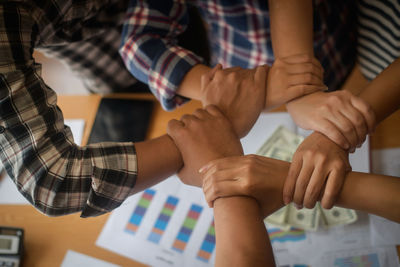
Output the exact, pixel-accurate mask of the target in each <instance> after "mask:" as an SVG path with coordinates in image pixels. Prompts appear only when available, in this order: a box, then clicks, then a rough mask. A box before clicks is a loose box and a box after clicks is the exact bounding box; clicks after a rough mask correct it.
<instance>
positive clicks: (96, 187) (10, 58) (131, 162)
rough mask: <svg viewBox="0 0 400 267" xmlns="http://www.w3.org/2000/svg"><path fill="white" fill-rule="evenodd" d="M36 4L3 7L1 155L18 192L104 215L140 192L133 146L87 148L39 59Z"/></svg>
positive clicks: (56, 210) (53, 212) (42, 205)
mask: <svg viewBox="0 0 400 267" xmlns="http://www.w3.org/2000/svg"><path fill="white" fill-rule="evenodd" d="M36 31H37V25H36V24H35V22H34V21H33V19H32V18H31V16H30V12H29V8H25V7H23V6H20V5H18V4H15V3H11V4H10V3H5V4H0V37H1V39H0V158H1V161H2V163H3V165H4V167H5V169H6V170H7V172H8V174H9V176H10V177H11V178H12V179H13V181H14V182H15V184H16V186H17V188H18V190H19V191H20V192H21V193H22V194H23V195H24V196H25V198H26V199H27V200H28V201H29V202H30V203H32V205H34V206H35V207H36V208H37V209H38V210H40V211H41V212H43V213H44V214H46V215H49V216H57V215H64V214H69V213H73V212H81V216H82V217H89V216H97V215H100V214H103V213H105V212H108V211H111V210H113V209H115V208H116V207H118V206H119V205H120V204H121V203H122V202H123V201H124V200H125V199H126V198H127V197H128V196H130V195H132V192H133V187H134V185H135V182H136V177H137V161H136V152H135V148H134V144H133V143H99V144H93V145H89V146H84V147H80V146H78V145H76V144H75V143H74V141H73V136H72V133H71V131H70V129H69V127H67V126H65V125H64V119H63V115H62V112H61V110H60V109H59V108H58V107H57V97H56V94H55V92H54V91H53V90H52V89H50V88H49V87H48V86H47V85H46V84H45V83H44V81H43V80H42V78H41V76H40V72H41V66H40V65H39V64H36V63H35V62H34V60H33V58H32V52H33V44H34V42H35V38H36V33H37V32H36Z"/></svg>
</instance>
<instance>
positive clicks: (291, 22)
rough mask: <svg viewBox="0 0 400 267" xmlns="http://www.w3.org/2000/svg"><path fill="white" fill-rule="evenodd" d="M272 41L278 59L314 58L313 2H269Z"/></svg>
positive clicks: (289, 0) (291, 0)
mask: <svg viewBox="0 0 400 267" xmlns="http://www.w3.org/2000/svg"><path fill="white" fill-rule="evenodd" d="M269 12H270V19H271V22H270V23H271V39H272V47H273V50H274V55H275V57H276V58H284V57H287V56H292V55H298V54H309V55H311V56H314V50H313V19H312V18H313V10H312V1H311V0H305V1H304V0H301V1H299V0H269Z"/></svg>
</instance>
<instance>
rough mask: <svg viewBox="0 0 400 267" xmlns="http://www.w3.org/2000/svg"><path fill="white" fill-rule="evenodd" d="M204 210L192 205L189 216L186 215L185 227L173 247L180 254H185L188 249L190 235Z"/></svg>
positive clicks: (183, 226)
mask: <svg viewBox="0 0 400 267" xmlns="http://www.w3.org/2000/svg"><path fill="white" fill-rule="evenodd" d="M202 210H203V207H201V206H199V205H196V204H192V206H191V207H190V210H189V212H188V214H187V215H186V218H185V220H184V221H183V225H182V227H181V228H180V230H179V232H178V235H177V236H176V239H175V241H174V243H173V245H172V249H173V250H175V251H178V252H181V253H182V252H183V251H184V250H185V248H186V245H187V243H188V242H189V239H190V235H191V234H192V232H193V229H194V228H195V226H196V224H197V220H198V219H199V217H200V214H201V212H202Z"/></svg>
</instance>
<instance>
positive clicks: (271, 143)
mask: <svg viewBox="0 0 400 267" xmlns="http://www.w3.org/2000/svg"><path fill="white" fill-rule="evenodd" d="M303 140H304V138H303V137H302V136H300V135H297V134H295V133H293V132H291V131H289V130H288V129H286V128H285V127H283V126H279V127H278V128H277V129H276V130H275V132H274V133H273V134H272V135H271V137H270V138H268V140H267V141H265V143H264V144H263V145H262V146H261V147H260V148H259V149H258V151H257V152H256V154H257V155H261V156H265V157H270V158H274V159H279V160H284V161H291V160H292V157H293V154H294V152H296V149H297V147H298V146H299V145H300V143H301V142H302V141H303Z"/></svg>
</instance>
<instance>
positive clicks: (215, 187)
mask: <svg viewBox="0 0 400 267" xmlns="http://www.w3.org/2000/svg"><path fill="white" fill-rule="evenodd" d="M240 187H241V186H240V183H239V182H237V181H235V180H223V181H219V182H215V183H213V184H212V185H211V186H209V187H207V188H203V192H204V197H205V199H206V201H207V203H208V205H209V206H210V207H213V205H214V201H215V200H216V199H217V198H220V197H229V196H241V195H244V194H243V193H242V192H241V190H240Z"/></svg>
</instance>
